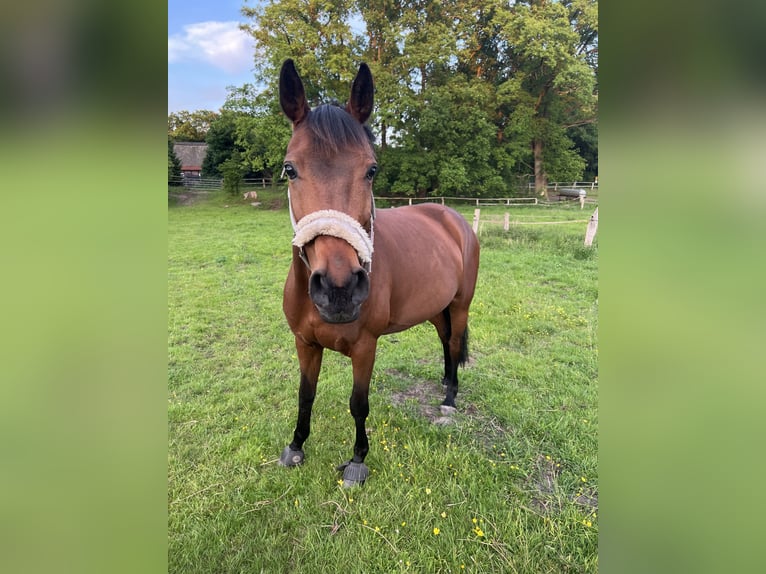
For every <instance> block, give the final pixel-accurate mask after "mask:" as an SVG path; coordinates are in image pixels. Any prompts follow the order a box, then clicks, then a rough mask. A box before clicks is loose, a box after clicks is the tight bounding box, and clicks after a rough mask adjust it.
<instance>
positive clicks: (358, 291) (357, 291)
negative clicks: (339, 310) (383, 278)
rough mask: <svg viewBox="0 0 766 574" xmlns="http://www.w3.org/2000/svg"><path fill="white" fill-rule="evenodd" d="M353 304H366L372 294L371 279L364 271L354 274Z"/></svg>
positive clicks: (352, 284)
mask: <svg viewBox="0 0 766 574" xmlns="http://www.w3.org/2000/svg"><path fill="white" fill-rule="evenodd" d="M350 287H351V302H352V303H354V304H355V305H359V304H361V303H364V301H365V300H366V299H367V296H368V295H369V294H370V279H369V278H368V277H367V273H366V272H365V271H364V270H363V269H359V270H358V271H356V272H354V273H353V274H352V278H351V285H350Z"/></svg>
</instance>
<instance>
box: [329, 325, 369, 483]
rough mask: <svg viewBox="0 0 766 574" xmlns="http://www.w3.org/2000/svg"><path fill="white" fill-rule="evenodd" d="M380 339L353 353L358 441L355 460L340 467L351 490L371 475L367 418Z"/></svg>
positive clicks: (361, 345) (353, 409)
mask: <svg viewBox="0 0 766 574" xmlns="http://www.w3.org/2000/svg"><path fill="white" fill-rule="evenodd" d="M376 347H377V340H376V339H372V338H371V339H369V340H365V341H360V342H359V343H357V344H356V345H355V346H354V349H353V351H352V352H351V364H352V367H353V371H354V387H353V389H352V391H351V398H350V399H349V402H348V406H349V409H350V410H351V416H352V417H354V424H355V426H356V439H355V441H354V456H353V458H352V459H351V460H349V461H347V462H344V463H343V464H341V465H340V466H338V470H342V471H343V486H345V487H349V486H354V485H355V484H364V481H365V480H366V479H367V477H368V476H369V474H370V470H369V469H368V468H367V466H366V465H365V464H364V459H365V457H366V456H367V452H368V451H369V450H370V445H369V442H368V440H367V429H366V423H367V415H368V414H369V413H370V404H369V400H368V395H369V391H370V378H371V377H372V367H373V365H374V364H375V349H376Z"/></svg>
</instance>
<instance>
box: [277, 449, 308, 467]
mask: <svg viewBox="0 0 766 574" xmlns="http://www.w3.org/2000/svg"><path fill="white" fill-rule="evenodd" d="M305 457H306V455H305V454H303V451H302V450H291V449H290V447H289V446H286V447H285V450H283V451H282V456H280V457H279V464H281V465H282V466H298V465H299V464H301V463H302V462H303V459H304V458H305Z"/></svg>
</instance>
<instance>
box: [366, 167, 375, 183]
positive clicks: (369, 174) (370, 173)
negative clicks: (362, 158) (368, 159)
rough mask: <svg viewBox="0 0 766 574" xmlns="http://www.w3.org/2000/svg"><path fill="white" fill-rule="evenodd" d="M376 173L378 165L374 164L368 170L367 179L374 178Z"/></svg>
mask: <svg viewBox="0 0 766 574" xmlns="http://www.w3.org/2000/svg"><path fill="white" fill-rule="evenodd" d="M376 173H378V166H377V165H373V166H372V167H371V168H370V169H368V170H367V176H366V177H367V179H369V180H372V178H373V177H375V174H376Z"/></svg>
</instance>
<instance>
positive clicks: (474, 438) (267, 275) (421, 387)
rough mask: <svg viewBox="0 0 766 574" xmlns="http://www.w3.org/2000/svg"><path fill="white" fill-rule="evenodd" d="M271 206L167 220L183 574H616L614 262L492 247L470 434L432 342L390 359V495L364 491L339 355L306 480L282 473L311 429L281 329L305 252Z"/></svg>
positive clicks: (389, 344)
mask: <svg viewBox="0 0 766 574" xmlns="http://www.w3.org/2000/svg"><path fill="white" fill-rule="evenodd" d="M262 195H263V198H262V199H263V201H262V204H261V205H260V206H258V207H253V206H251V205H250V204H249V203H246V202H243V201H241V200H240V199H239V198H231V197H227V196H225V195H222V194H219V193H214V194H213V195H211V196H210V197H207V198H203V199H202V200H198V201H196V202H194V203H192V204H188V205H187V204H185V203H184V202H183V201H180V200H179V199H178V196H177V195H175V196H173V197H172V198H169V208H168V306H169V324H168V338H169V351H168V353H169V355H168V357H169V358H168V365H169V366H168V369H169V373H168V377H169V381H168V423H169V428H168V432H169V454H168V566H169V571H170V572H173V573H191V572H205V573H210V572H215V573H223V572H227V573H228V572H256V573H258V572H264V573H281V572H285V573H290V574H292V573H295V572H309V573H314V572H318V573H319V572H349V573H378V572H380V573H388V572H424V573H434V572H477V573H488V572H530V573H540V572H595V571H597V570H598V559H597V538H598V517H597V514H598V476H597V445H598V412H597V396H598V385H597V377H598V371H597V359H598V350H597V329H598V319H597V308H598V282H597V278H598V273H597V266H598V246H597V243H598V240H596V244H595V246H594V247H593V248H585V247H583V245H582V242H583V236H584V233H585V225H586V224H585V223H572V224H566V225H530V226H522V225H519V226H513V227H512V228H511V230H510V231H509V232H503V230H502V227H498V226H491V225H483V226H482V228H481V229H480V233H479V235H480V242H481V248H482V253H481V267H480V270H479V282H478V286H477V292H476V296H475V298H474V302H473V305H472V310H471V318H470V321H469V325H470V335H471V338H470V355H471V360H470V362H469V364H468V365H467V367H466V368H465V369H463V370H462V371H461V373H460V375H461V378H460V383H461V387H460V394H459V395H458V398H457V403H458V414H456V415H455V416H454V417H453V418H452V420H451V421H449V423H448V424H444V423H445V421H443V420H441V419H440V418H439V417H440V415H439V412H438V405H439V403H440V401H441V400H442V399H443V391H442V388H441V385H440V380H441V374H442V368H443V366H442V364H441V345H440V343H439V340H438V337H437V336H436V332H435V330H434V329H433V327H432V326H431V325H428V324H426V325H421V326H418V327H415V328H413V329H411V330H409V331H406V332H403V333H399V334H396V335H392V336H387V337H383V338H381V340H380V343H379V346H378V354H377V361H376V367H375V372H374V375H373V380H372V383H371V392H370V409H371V412H370V417H369V418H368V421H367V426H368V434H369V437H370V454H369V455H368V456H367V460H366V463H367V465H368V466H369V467H370V469H371V476H370V478H369V479H368V481H367V483H366V484H365V485H364V486H363V487H358V488H353V489H350V490H344V489H343V488H341V487H340V485H339V484H338V479H339V478H340V476H339V474H338V473H337V472H336V471H335V469H334V467H335V465H337V464H339V463H340V462H342V461H343V460H347V459H348V458H349V457H350V455H351V454H352V452H351V449H352V444H353V435H354V433H353V420H352V418H351V416H350V414H349V413H348V397H349V394H350V392H351V365H350V361H349V360H348V359H346V358H345V357H343V356H341V355H339V354H337V353H333V352H331V351H326V352H325V356H324V362H323V366H322V373H321V375H320V379H319V388H318V395H317V399H316V402H315V405H314V415H313V418H312V434H311V437H310V438H309V440H308V441H307V443H306V445H305V451H306V462H305V463H304V464H303V465H302V466H301V467H298V468H294V469H285V468H282V467H280V466H278V465H277V464H276V460H277V458H278V456H279V453H280V452H281V450H282V449H283V448H284V446H285V445H286V444H287V443H288V442H290V440H291V438H292V431H293V428H294V424H295V417H296V415H297V388H298V362H297V358H296V354H295V349H294V345H293V340H292V334H291V333H290V331H289V329H288V327H287V324H286V321H285V319H284V316H283V314H282V308H281V301H282V286H283V284H284V279H285V276H286V273H287V269H288V267H289V264H290V253H291V252H290V240H291V237H292V231H291V229H290V223H289V218H288V214H287V211H286V209H284V206H283V205H282V201H281V200H280V199H279V198H278V197H276V196H272V195H269V194H268V193H264V194H262ZM280 206H281V208H280ZM506 209H507V208H482V214H483V215H484V214H488V215H489V214H495V215H502V213H503V212H504V211H505V210H506ZM460 211H461V212H462V213H463V214H464V215H465V216H466V218H467V219H468V220H469V221H470V220H471V218H472V216H473V208H472V207H468V206H467V207H465V208H460ZM510 211H511V220H512V221H519V222H522V221H527V222H528V221H554V220H556V221H558V220H580V219H587V218H588V216H589V215H590V211H589V210H588V209H586V210H584V211H580V209H579V205H572V204H569V205H566V206H561V207H531V206H524V207H511V208H510ZM591 211H592V208H591Z"/></svg>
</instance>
